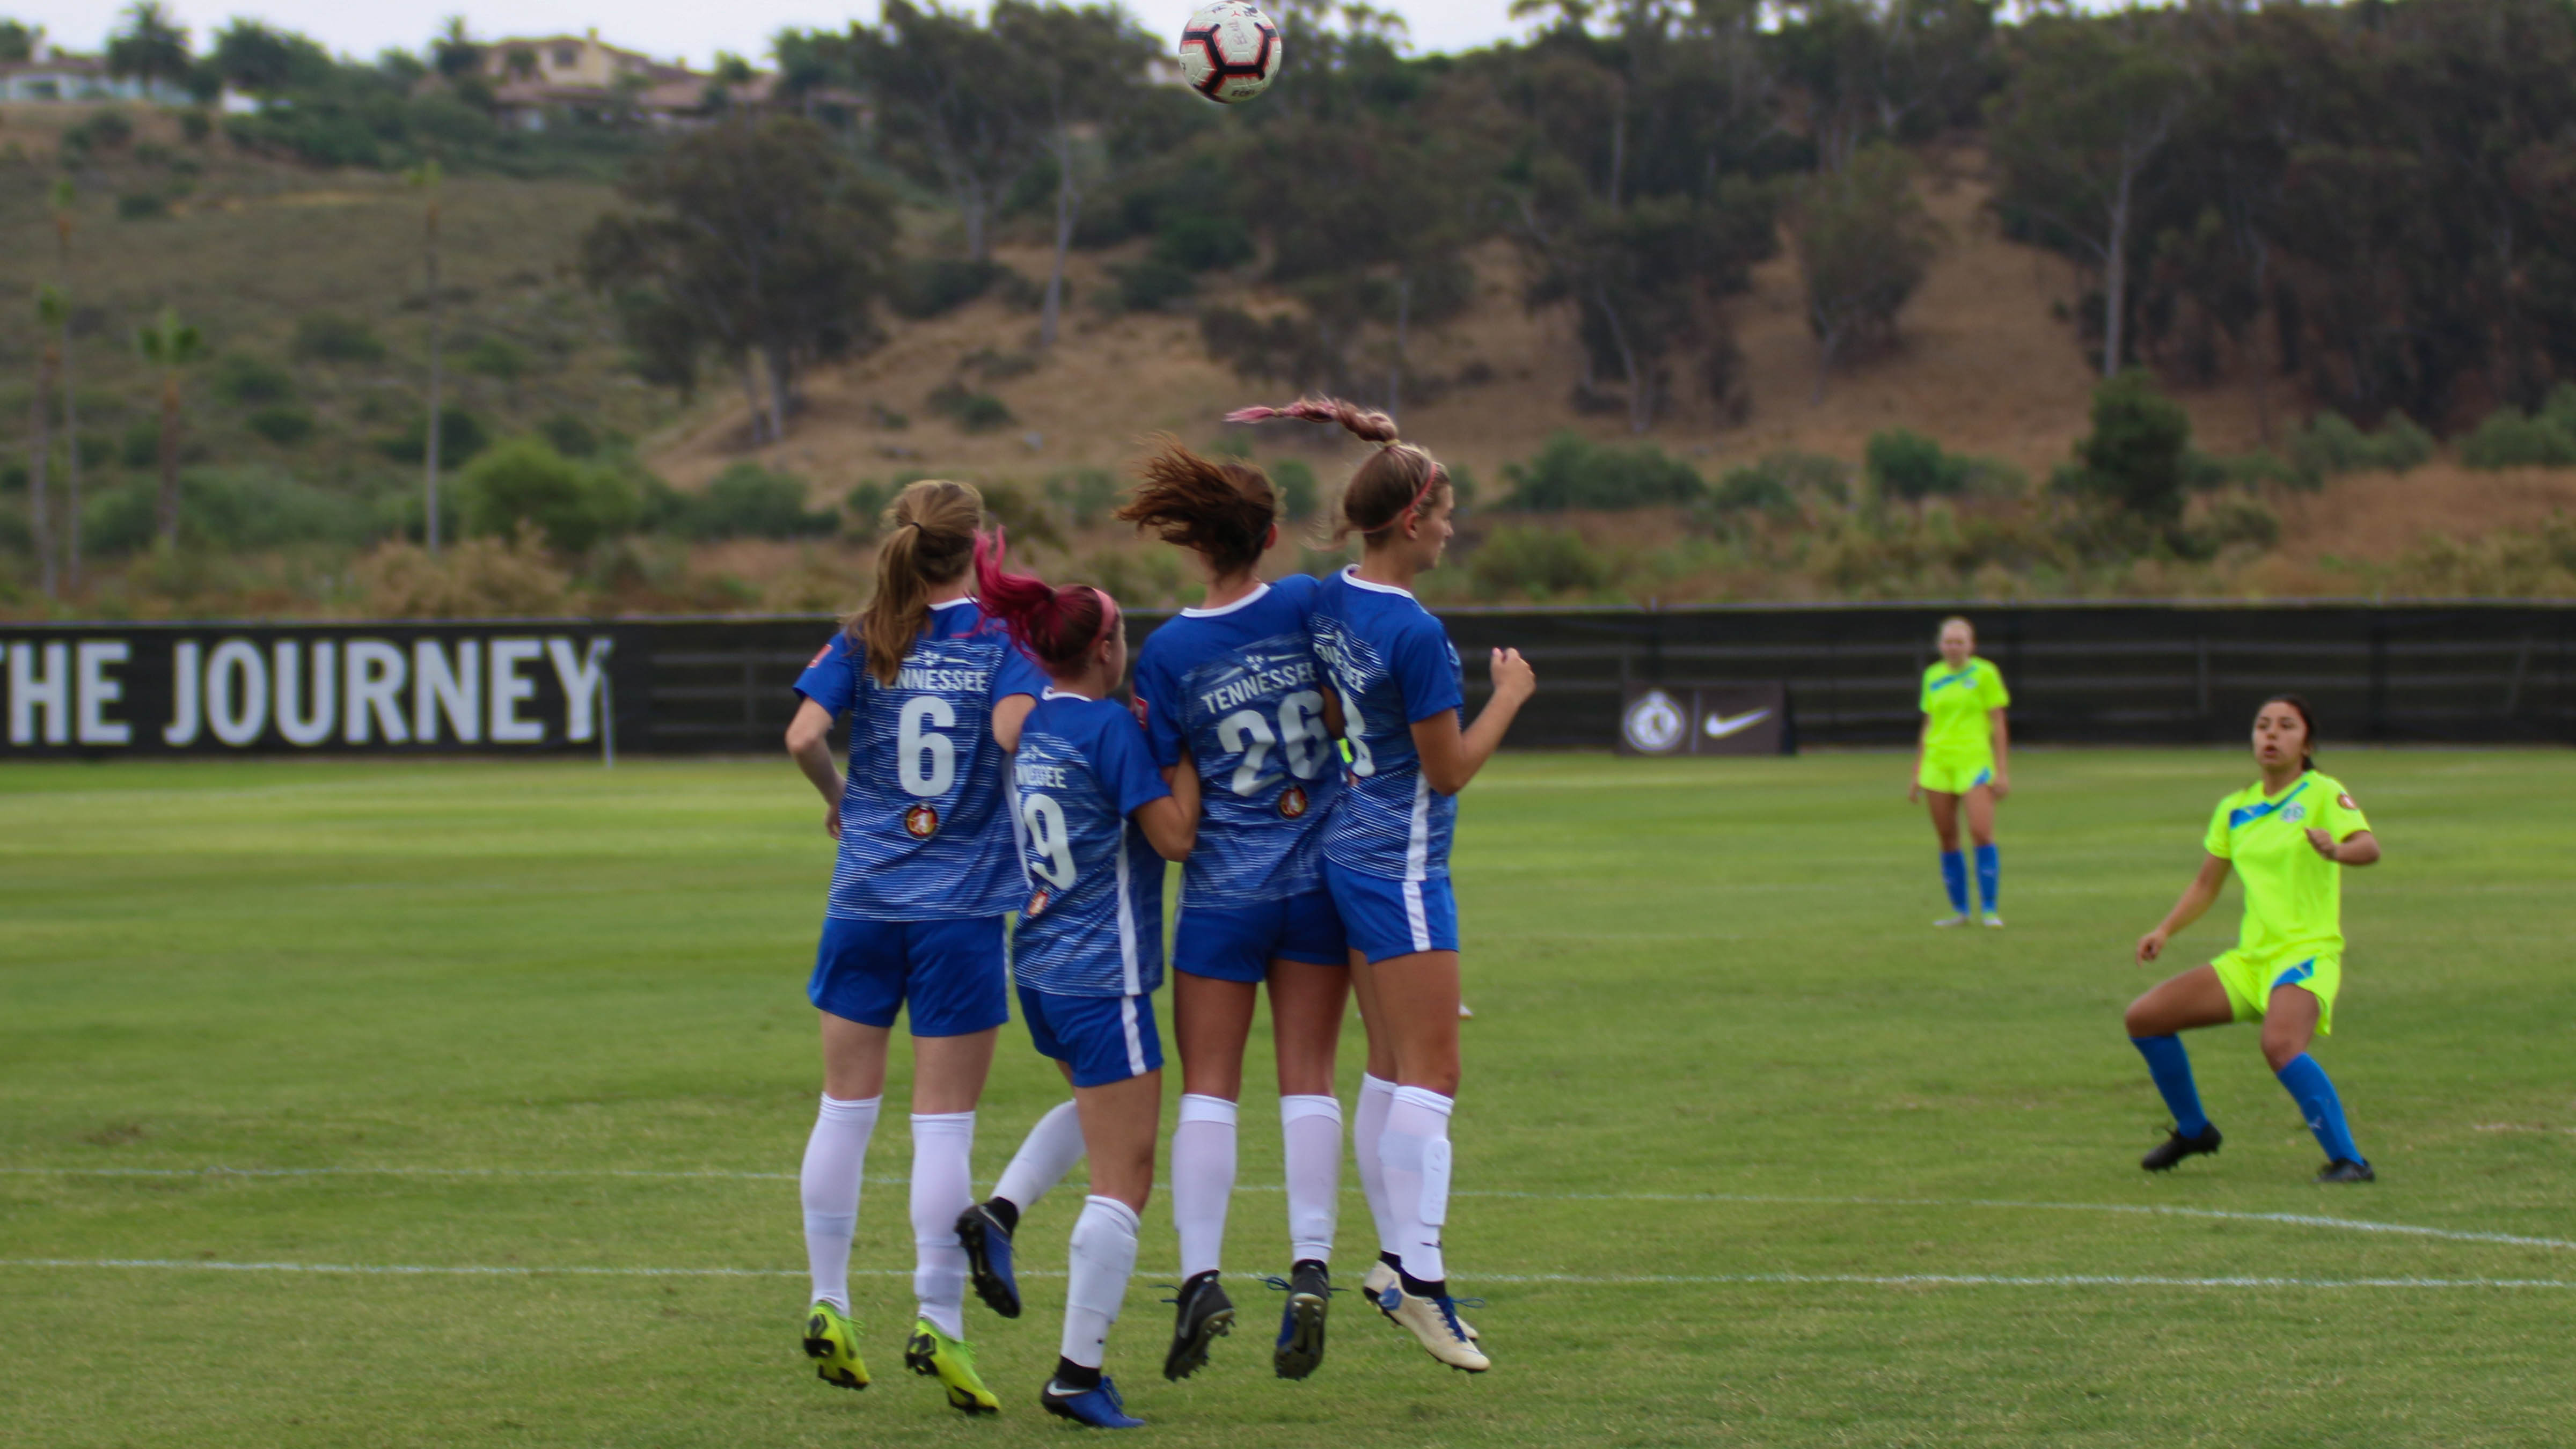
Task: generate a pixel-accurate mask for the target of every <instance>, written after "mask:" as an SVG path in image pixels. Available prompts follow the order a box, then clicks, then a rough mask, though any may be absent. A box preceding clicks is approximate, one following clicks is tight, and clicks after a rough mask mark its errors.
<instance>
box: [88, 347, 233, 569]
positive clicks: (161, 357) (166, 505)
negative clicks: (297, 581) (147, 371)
mask: <svg viewBox="0 0 2576 1449" xmlns="http://www.w3.org/2000/svg"><path fill="white" fill-rule="evenodd" d="M134 346H135V350H136V351H138V352H140V353H142V354H143V360H144V361H145V362H148V363H150V364H151V365H152V366H153V367H155V368H157V369H159V370H160V373H161V502H160V507H159V508H158V509H157V510H155V514H154V517H155V520H156V522H157V525H158V528H159V532H160V536H161V542H162V544H163V545H164V546H165V547H171V546H176V545H177V543H178V542H179V401H180V399H179V373H180V371H181V370H182V369H184V368H187V367H191V366H194V365H195V364H196V363H198V362H199V361H201V360H203V359H204V357H205V355H206V338H205V334H204V333H202V332H199V331H198V330H197V329H196V327H195V326H194V325H192V324H190V323H186V322H182V321H180V320H179V314H178V313H176V312H174V311H172V310H170V309H169V308H167V307H164V308H162V309H161V315H160V317H159V318H158V319H156V320H155V321H154V322H153V324H152V325H151V326H149V327H146V328H144V329H142V330H141V331H139V332H137V333H135V334H134ZM74 447H75V449H77V447H78V444H77V443H75V444H74Z"/></svg>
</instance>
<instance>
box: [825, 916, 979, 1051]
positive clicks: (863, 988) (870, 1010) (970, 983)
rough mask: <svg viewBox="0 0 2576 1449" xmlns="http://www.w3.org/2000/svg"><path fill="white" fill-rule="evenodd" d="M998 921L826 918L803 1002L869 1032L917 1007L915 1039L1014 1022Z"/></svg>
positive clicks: (971, 1032) (972, 919)
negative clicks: (902, 1011)
mask: <svg viewBox="0 0 2576 1449" xmlns="http://www.w3.org/2000/svg"><path fill="white" fill-rule="evenodd" d="M1007 942H1008V935H1007V933H1006V932H1005V930H1004V927H1003V918H1002V917H1000V916H976V917H971V918H968V919H965V920H949V921H861V920H852V919H849V918H847V917H843V916H827V917H825V918H824V920H823V944H822V946H821V947H820V948H819V949H818V950H816V952H815V954H814V979H813V980H812V981H811V982H809V983H808V984H807V985H806V987H805V996H806V999H808V1000H810V1001H812V1002H813V1003H814V1004H815V1005H816V1006H817V1007H820V1008H821V1009H823V1010H825V1011H828V1012H830V1013H831V1014H832V1015H834V1016H837V1017H841V1018H842V1019H844V1020H847V1021H855V1022H858V1023H860V1024H862V1025H865V1026H875V1027H891V1026H893V1025H894V1019H895V1014H896V1013H897V1012H899V1011H901V1010H902V1009H903V1008H905V1007H907V1006H909V1007H910V1008H911V1009H912V1034H913V1035H914V1036H968V1035H971V1034H973V1033H975V1032H979V1031H990V1030H991V1029H992V1028H994V1027H997V1026H1000V1025H1001V1024H1002V1023H1003V1022H1006V1021H1009V1020H1010V1019H1011V985H1010V978H1011V959H1010V948H1009V946H1008V944H1007Z"/></svg>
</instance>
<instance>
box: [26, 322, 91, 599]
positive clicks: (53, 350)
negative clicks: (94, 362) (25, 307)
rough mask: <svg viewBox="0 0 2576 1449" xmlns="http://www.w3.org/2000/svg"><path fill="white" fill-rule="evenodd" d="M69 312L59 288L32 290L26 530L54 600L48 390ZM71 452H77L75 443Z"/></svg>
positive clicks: (58, 373)
mask: <svg viewBox="0 0 2576 1449" xmlns="http://www.w3.org/2000/svg"><path fill="white" fill-rule="evenodd" d="M70 312H71V306H70V304H69V303H67V302H65V301H64V300H63V294H62V290H61V289H60V288H58V287H38V288H37V289H36V330H37V333H38V335H40V336H42V337H43V338H44V342H43V344H42V345H41V346H40V347H39V349H38V351H37V357H36V393H35V396H34V397H33V398H31V399H29V401H28V409H27V414H28V415H27V422H28V428H27V531H28V532H29V533H31V534H33V535H35V538H34V543H35V548H36V576H37V581H38V585H39V586H40V587H41V588H43V590H44V591H45V597H46V598H48V599H50V598H53V597H54V596H55V593H56V592H57V585H56V582H55V577H54V519H53V510H52V507H51V505H52V502H53V496H52V490H51V488H50V487H49V486H48V483H49V481H50V480H49V479H48V478H47V477H46V474H47V471H48V469H49V468H50V467H51V465H52V463H53V460H54V427H53V424H54V388H55V387H56V385H57V384H58V383H59V382H60V380H61V377H62V370H63V350H62V346H61V344H59V343H57V342H56V341H55V340H54V338H55V334H56V332H57V331H58V330H59V329H60V328H61V327H62V325H63V323H64V321H65V320H66V319H67V318H68V316H69V315H70ZM73 448H74V450H75V451H77V450H78V448H79V443H78V441H77V440H75V441H74V443H73Z"/></svg>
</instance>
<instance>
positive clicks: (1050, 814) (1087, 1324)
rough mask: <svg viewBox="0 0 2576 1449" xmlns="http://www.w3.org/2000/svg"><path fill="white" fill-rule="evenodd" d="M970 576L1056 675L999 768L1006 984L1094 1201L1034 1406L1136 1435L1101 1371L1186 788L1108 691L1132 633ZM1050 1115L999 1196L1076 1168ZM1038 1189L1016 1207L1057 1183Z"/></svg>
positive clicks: (1130, 1252) (1041, 589) (1183, 829)
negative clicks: (1021, 875) (1069, 1088)
mask: <svg viewBox="0 0 2576 1449" xmlns="http://www.w3.org/2000/svg"><path fill="white" fill-rule="evenodd" d="M975 565H976V568H975V572H976V577H977V581H978V584H979V586H980V587H981V589H982V591H983V598H984V601H985V605H986V607H988V608H990V609H991V610H992V611H993V612H994V613H995V614H996V615H997V616H998V617H1000V618H1002V619H1003V620H1004V621H1006V622H1007V623H1008V625H1009V627H1010V631H1011V637H1012V638H1013V639H1014V640H1016V641H1017V642H1018V643H1019V645H1020V647H1021V648H1023V649H1025V650H1027V651H1028V652H1029V653H1030V654H1032V655H1034V656H1036V658H1037V660H1038V663H1039V664H1040V665H1042V666H1043V667H1044V668H1045V670H1046V672H1047V675H1048V677H1049V681H1050V682H1049V684H1048V687H1047V690H1046V692H1045V694H1044V695H1043V696H1041V697H1040V699H1039V701H1038V706H1037V708H1036V709H1035V710H1033V711H1031V712H1030V714H1029V717H1028V721H1027V723H1026V724H1024V725H1023V726H1022V727H1021V730H1020V738H1019V752H1018V754H1017V756H1016V757H1015V758H1014V760H1013V761H1012V767H1011V778H1012V790H1013V793H1014V796H1015V798H1016V800H1017V802H1018V810H1019V817H1020V825H1021V839H1022V842H1023V843H1022V850H1023V857H1024V860H1025V862H1026V864H1027V866H1028V874H1029V885H1030V893H1029V896H1028V899H1027V902H1026V904H1024V905H1023V906H1022V907H1021V909H1020V927H1019V932H1018V934H1017V936H1016V937H1015V938H1014V939H1013V942H1012V948H1013V949H1012V963H1011V974H1012V975H1013V976H1014V977H1015V978H1016V979H1017V980H1018V982H1019V989H1020V1014H1021V1015H1022V1016H1023V1017H1025V1018H1026V1019H1027V1021H1028V1024H1029V1036H1030V1037H1031V1039H1032V1040H1033V1041H1034V1042H1035V1043H1036V1045H1037V1049H1038V1052H1039V1054H1040V1055H1043V1056H1046V1057H1049V1058H1052V1059H1053V1060H1054V1061H1055V1063H1056V1064H1057V1066H1058V1067H1059V1068H1060V1069H1061V1070H1062V1071H1063V1072H1064V1075H1065V1079H1066V1080H1067V1081H1069V1082H1071V1083H1072V1084H1073V1108H1074V1116H1075V1118H1076V1122H1077V1124H1078V1126H1079V1128H1080V1148H1081V1151H1080V1155H1081V1156H1084V1157H1088V1158H1089V1159H1090V1162H1091V1194H1090V1196H1089V1197H1087V1198H1086V1199H1084V1201H1083V1205H1082V1216H1081V1218H1080V1219H1079V1220H1077V1221H1076V1222H1075V1223H1074V1226H1073V1256H1072V1263H1071V1273H1070V1278H1071V1281H1070V1282H1069V1283H1068V1284H1067V1285H1066V1287H1065V1307H1064V1334H1063V1338H1062V1340H1061V1344H1060V1348H1059V1354H1060V1356H1059V1357H1058V1358H1057V1360H1056V1369H1055V1373H1054V1375H1053V1377H1052V1378H1050V1379H1049V1380H1048V1382H1047V1385H1046V1388H1045V1390H1044V1391H1043V1392H1042V1393H1041V1394H1040V1396H1039V1402H1040V1403H1041V1404H1042V1405H1043V1406H1044V1407H1045V1409H1046V1411H1047V1412H1048V1413H1050V1414H1054V1415H1057V1416H1058V1417H1061V1418H1067V1419H1072V1420H1074V1421H1076V1422H1078V1423H1083V1424H1088V1425H1091V1426H1092V1427H1094V1428H1102V1429H1133V1428H1138V1427H1141V1426H1142V1425H1143V1423H1144V1421H1143V1420H1141V1419H1137V1418H1135V1417H1133V1416H1131V1415H1129V1414H1128V1413H1127V1411H1126V1406H1125V1405H1124V1403H1123V1402H1122V1401H1121V1400H1120V1398H1119V1395H1118V1386H1117V1385H1116V1384H1115V1383H1114V1382H1112V1381H1111V1380H1110V1379H1109V1377H1108V1376H1107V1375H1106V1374H1105V1373H1103V1372H1102V1366H1103V1365H1104V1363H1105V1362H1106V1361H1107V1352H1108V1343H1109V1329H1110V1326H1111V1325H1112V1324H1115V1323H1116V1322H1117V1321H1118V1309H1119V1305H1120V1303H1121V1301H1122V1300H1123V1299H1124V1298H1125V1297H1126V1293H1127V1280H1128V1279H1129V1278H1130V1277H1131V1276H1133V1275H1134V1273H1135V1271H1136V1234H1137V1230H1138V1228H1139V1227H1140V1226H1141V1225H1142V1219H1141V1217H1140V1216H1139V1214H1141V1213H1143V1212H1144V1210H1145V1199H1146V1197H1147V1195H1148V1194H1149V1193H1150V1192H1151V1191H1152V1189H1153V1186H1154V1138H1155V1136H1156V1134H1157V1133H1158V1132H1159V1130H1160V1128H1161V1122H1162V1108H1163V1072H1162V1067H1163V1049H1162V1042H1161V1040H1160V1038H1159V1037H1158V1036H1157V1034H1156V1032H1155V1029H1154V1002H1153V996H1152V993H1153V990H1154V988H1155V987H1157V986H1160V985H1162V984H1163V862H1164V861H1165V860H1167V859H1168V860H1183V859H1186V858H1187V857H1188V855H1189V853H1190V842H1191V836H1192V833H1193V831H1194V830H1195V828H1196V823H1197V819H1198V800H1197V798H1196V797H1197V794H1198V788H1197V785H1198V782H1197V780H1196V779H1195V778H1193V777H1190V776H1187V775H1184V776H1183V777H1182V778H1181V779H1180V780H1179V781H1177V782H1176V783H1177V784H1178V785H1179V787H1180V789H1179V791H1178V792H1177V796H1176V794H1175V791H1174V790H1173V788H1172V787H1171V786H1170V785H1167V784H1165V782H1164V780H1163V776H1162V772H1161V771H1159V770H1157V769H1156V768H1155V767H1154V763H1153V757H1152V755H1151V753H1150V752H1149V750H1148V748H1147V746H1146V743H1145V732H1144V730H1143V729H1142V728H1140V727H1139V726H1138V725H1137V723H1136V717H1135V715H1134V714H1133V713H1131V712H1130V711H1129V709H1128V708H1127V706H1125V705H1123V704H1120V703H1118V702H1117V701H1116V700H1114V699H1111V698H1110V697H1109V695H1110V694H1111V692H1112V691H1114V690H1116V689H1117V687H1118V683H1119V681H1120V680H1121V679H1123V678H1125V677H1126V674H1127V636H1126V630H1125V628H1124V627H1123V626H1124V622H1125V621H1124V620H1123V619H1122V618H1121V616H1120V614H1119V611H1118V606H1117V604H1116V603H1115V602H1114V601H1112V600H1111V599H1110V597H1109V596H1108V595H1107V594H1104V593H1102V592H1101V591H1100V590H1098V589H1093V588H1080V587H1069V588H1050V587H1049V586H1047V585H1046V584H1044V583H1042V582H1040V581H1039V580H1037V579H1033V578H1029V577H1027V576H1025V575H1019V574H1006V573H1004V572H1002V550H1001V548H1000V546H999V545H998V544H996V545H995V546H994V547H993V548H992V549H991V550H990V551H989V552H988V551H986V550H984V549H982V548H980V547H979V548H978V550H977V552H976V559H975ZM1061 1111H1062V1109H1061V1108H1059V1109H1058V1111H1057V1113H1050V1114H1049V1115H1048V1119H1047V1120H1042V1121H1041V1122H1040V1123H1039V1124H1038V1127H1037V1129H1036V1130H1035V1131H1034V1132H1032V1133H1031V1134H1030V1137H1031V1143H1030V1145H1029V1146H1026V1147H1023V1149H1022V1150H1021V1153H1020V1155H1019V1157H1017V1158H1015V1159H1014V1160H1013V1162H1012V1166H1011V1170H1010V1171H1009V1172H1006V1173H1005V1174H1004V1180H1003V1187H1004V1191H1005V1192H1006V1193H1007V1192H1010V1191H1017V1190H1021V1189H1018V1188H1017V1187H1016V1185H1015V1184H1014V1182H1013V1179H1014V1178H1015V1177H1026V1176H1028V1175H1030V1174H1031V1172H1032V1169H1033V1165H1034V1164H1033V1163H1032V1161H1031V1159H1032V1158H1033V1157H1035V1158H1040V1159H1043V1160H1044V1161H1045V1163H1046V1165H1047V1166H1048V1167H1049V1168H1051V1169H1052V1170H1053V1172H1054V1175H1055V1176H1056V1177H1061V1176H1062V1175H1063V1173H1064V1172H1065V1171H1066V1170H1068V1169H1070V1167H1071V1166H1072V1162H1071V1161H1070V1160H1068V1159H1067V1158H1066V1157H1065V1155H1064V1151H1063V1144H1062V1143H1061V1142H1060V1141H1059V1140H1057V1139H1058V1137H1059V1134H1060V1132H1061V1126H1062V1124H1061V1122H1060V1120H1058V1113H1060V1112H1061ZM1033 1186H1034V1189H1035V1190H1034V1191H1031V1192H1029V1194H1028V1199H1027V1200H1028V1201H1034V1200H1035V1198H1036V1196H1037V1195H1038V1194H1040V1193H1042V1192H1043V1191H1044V1190H1045V1189H1046V1188H1047V1187H1051V1186H1053V1182H1052V1180H1045V1181H1040V1182H1036V1183H1034V1184H1033ZM1023 1205H1025V1204H1023ZM993 1207H994V1204H993V1203H991V1202H989V1201H988V1202H987V1203H985V1204H982V1205H979V1206H976V1207H971V1208H965V1209H964V1211H963V1213H962V1215H961V1217H960V1219H959V1221H958V1228H959V1230H960V1232H961V1234H963V1235H966V1236H968V1237H970V1238H971V1237H975V1236H976V1235H977V1233H978V1230H979V1229H983V1230H984V1232H983V1234H982V1241H981V1243H980V1244H979V1245H978V1246H981V1247H982V1248H983V1249H984V1250H985V1251H984V1252H982V1253H979V1254H978V1255H977V1264H976V1266H977V1274H976V1287H977V1291H978V1292H979V1293H980V1294H982V1295H983V1296H984V1297H985V1300H986V1302H987V1303H988V1304H990V1305H991V1306H993V1307H995V1308H997V1309H1001V1310H1002V1311H1004V1312H1006V1313H1007V1314H1009V1315H1011V1316H1017V1313H1018V1310H1019V1290H1018V1286H1017V1284H1016V1283H1013V1282H1011V1281H1010V1279H1009V1263H1010V1260H1009V1256H1008V1251H1007V1243H1008V1235H1007V1231H1005V1232H1004V1233H1003V1234H1001V1235H1000V1239H999V1241H1000V1243H1001V1244H1002V1245H1004V1252H1003V1255H1002V1256H1001V1257H999V1258H998V1259H996V1258H994V1257H993V1256H992V1254H991V1251H990V1250H991V1248H992V1247H993V1246H994V1245H995V1236H994V1234H993V1233H992V1232H991V1231H990V1229H991V1226H992V1218H991V1212H992V1210H993ZM1013 1225H1016V1224H1015V1223H1014V1224H1013ZM997 1296H998V1297H1000V1299H1001V1301H1000V1302H996V1301H995V1299H996V1297H997Z"/></svg>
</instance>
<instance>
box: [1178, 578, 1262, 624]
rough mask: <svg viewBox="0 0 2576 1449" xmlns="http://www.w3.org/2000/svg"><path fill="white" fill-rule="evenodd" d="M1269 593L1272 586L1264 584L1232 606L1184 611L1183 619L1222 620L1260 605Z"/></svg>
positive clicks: (1182, 613)
mask: <svg viewBox="0 0 2576 1449" xmlns="http://www.w3.org/2000/svg"><path fill="white" fill-rule="evenodd" d="M1269 592H1270V586H1269V585H1268V584H1262V585H1259V586H1257V587H1256V588H1254V589H1253V591H1252V592H1251V593H1248V594H1246V595H1244V596H1243V597H1242V598H1240V599H1237V600H1235V601H1234V602H1233V603H1231V604H1226V605H1224V606H1222V607H1219V608H1214V609H1183V610H1182V611H1181V617H1182V618H1184V619H1222V618H1224V617H1225V616H1226V615H1228V614H1231V613H1233V612H1234V611H1235V610H1237V609H1248V608H1250V607H1251V606H1253V605H1254V604H1257V603H1260V602H1261V600H1262V597H1263V596H1264V595H1266V594H1268V593H1269Z"/></svg>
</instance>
